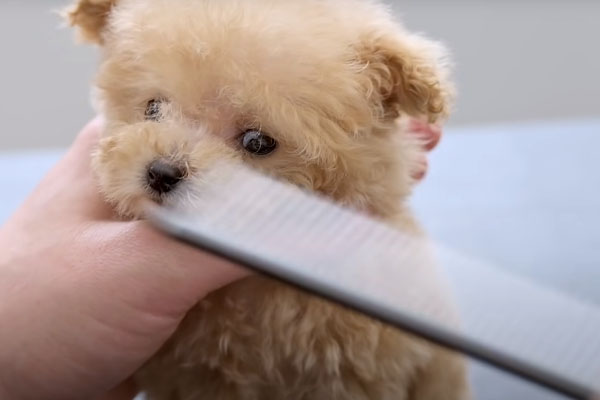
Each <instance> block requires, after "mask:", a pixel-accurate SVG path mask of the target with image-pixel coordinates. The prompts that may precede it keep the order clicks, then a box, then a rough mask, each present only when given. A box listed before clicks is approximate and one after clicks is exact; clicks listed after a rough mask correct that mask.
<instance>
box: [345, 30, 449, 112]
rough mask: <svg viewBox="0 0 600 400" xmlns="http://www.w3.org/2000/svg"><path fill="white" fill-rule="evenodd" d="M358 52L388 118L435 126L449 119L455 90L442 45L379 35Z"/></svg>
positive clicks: (372, 91)
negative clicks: (406, 117) (407, 118)
mask: <svg viewBox="0 0 600 400" xmlns="http://www.w3.org/2000/svg"><path fill="white" fill-rule="evenodd" d="M357 50H358V57H359V59H360V65H362V69H363V73H364V74H366V78H367V80H368V86H369V87H368V92H369V95H370V97H371V99H372V100H373V101H374V103H375V108H376V111H377V113H378V114H379V115H380V116H382V117H383V118H384V119H396V118H398V117H400V116H402V115H409V116H413V117H420V118H426V119H427V120H428V121H429V122H432V123H433V122H437V121H439V120H440V119H443V118H445V117H447V116H448V114H449V112H450V108H451V106H452V104H451V103H452V97H453V93H454V88H453V86H452V85H451V84H450V82H449V81H448V76H447V75H448V62H447V60H446V56H445V51H444V49H443V48H442V47H441V46H440V45H438V44H436V43H433V42H430V41H428V40H425V39H423V38H421V37H418V36H411V35H408V34H405V35H402V37H395V36H393V35H388V36H386V35H376V36H371V37H367V38H365V39H364V40H363V41H362V42H361V44H360V45H359V47H358V48H357Z"/></svg>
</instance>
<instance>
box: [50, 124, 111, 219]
mask: <svg viewBox="0 0 600 400" xmlns="http://www.w3.org/2000/svg"><path fill="white" fill-rule="evenodd" d="M103 127H104V120H103V118H102V117H96V118H95V119H94V120H92V121H91V122H90V123H88V124H87V125H86V126H85V127H84V128H83V129H82V130H81V132H80V133H79V134H78V135H77V137H76V138H75V141H74V142H73V144H72V145H71V148H70V149H69V151H68V152H67V154H66V155H65V157H64V158H63V159H62V160H61V161H60V162H59V164H58V165H57V166H56V168H55V170H54V171H53V173H54V174H55V175H57V176H60V178H58V179H61V180H62V182H63V183H64V185H65V186H66V188H65V189H64V190H65V191H66V192H67V193H68V196H69V199H70V202H71V204H72V205H73V207H74V209H73V214H77V215H79V216H80V217H83V218H93V219H108V218H110V217H111V216H112V215H113V211H112V209H111V207H110V206H109V205H108V204H106V202H105V201H104V200H103V198H102V196H101V194H100V191H99V188H98V185H97V182H96V180H95V177H94V172H93V170H92V154H93V152H94V151H95V149H96V146H97V145H98V141H99V140H100V135H101V132H102V129H103Z"/></svg>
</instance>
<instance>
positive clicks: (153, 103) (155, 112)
mask: <svg viewBox="0 0 600 400" xmlns="http://www.w3.org/2000/svg"><path fill="white" fill-rule="evenodd" d="M162 103H163V100H160V99H152V100H150V101H149V102H148V104H147V105H146V112H145V113H144V116H145V117H146V120H147V121H159V120H160V107H161V105H162Z"/></svg>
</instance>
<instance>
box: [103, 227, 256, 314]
mask: <svg viewBox="0 0 600 400" xmlns="http://www.w3.org/2000/svg"><path fill="white" fill-rule="evenodd" d="M109 230H110V231H111V232H110V233H109V240H110V242H111V244H109V246H111V247H110V254H111V257H116V259H115V260H114V261H111V262H106V263H105V266H106V267H107V268H112V269H114V270H113V271H111V273H110V274H111V275H113V279H114V281H115V282H123V283H127V282H129V283H131V282H134V284H135V285H136V287H135V291H137V293H140V295H141V294H142V293H146V294H145V295H143V296H142V297H144V298H147V296H151V297H152V298H154V299H155V300H156V303H159V304H160V307H161V308H163V307H166V309H162V310H161V311H165V312H168V313H174V314H181V315H182V314H185V313H186V312H187V311H189V309H190V308H192V307H193V306H194V305H195V304H196V303H197V302H198V301H199V300H201V299H202V298H204V297H205V296H207V295H208V294H209V293H211V292H213V291H215V290H217V289H219V288H221V287H223V286H225V285H227V284H230V283H232V282H234V281H236V280H239V279H242V278H244V277H247V276H248V275H250V274H251V272H250V271H248V270H246V269H244V268H242V267H240V266H237V265H235V264H233V263H232V262H229V261H226V260H224V259H221V258H219V257H217V256H214V255H212V254H210V253H207V252H204V251H201V250H197V249H195V248H193V247H191V246H188V245H185V244H183V243H180V242H178V241H176V240H173V239H171V238H169V237H166V236H165V235H163V234H162V233H160V232H158V231H157V230H155V229H154V228H153V227H151V226H150V225H149V224H148V223H147V222H145V221H134V222H112V223H110V225H109ZM107 253H108V252H107ZM111 266H112V267H111ZM153 303H155V302H154V301H153ZM157 311H158V310H157Z"/></svg>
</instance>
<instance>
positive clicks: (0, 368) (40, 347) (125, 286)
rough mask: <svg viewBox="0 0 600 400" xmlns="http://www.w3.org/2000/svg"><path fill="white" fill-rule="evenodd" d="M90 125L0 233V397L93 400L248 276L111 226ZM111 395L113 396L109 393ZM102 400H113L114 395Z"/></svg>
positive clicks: (126, 394) (137, 227)
mask: <svg viewBox="0 0 600 400" xmlns="http://www.w3.org/2000/svg"><path fill="white" fill-rule="evenodd" d="M99 130H100V122H99V121H95V122H93V123H92V124H90V125H88V126H87V127H86V128H85V129H84V130H83V132H82V133H81V134H80V135H79V137H78V138H77V140H76V141H75V143H74V144H73V146H72V148H71V149H70V151H69V152H68V153H67V154H66V156H65V157H64V158H63V159H62V160H61V161H60V162H59V163H58V165H56V167H55V168H54V169H53V170H52V171H51V172H50V173H49V174H48V175H47V176H46V178H45V179H44V180H43V182H42V183H41V184H40V185H39V187H38V188H37V189H36V190H35V192H34V193H33V194H32V195H31V196H30V198H29V199H28V200H27V201H26V202H25V203H24V204H23V206H22V207H21V209H20V210H19V211H17V213H16V214H15V215H14V216H13V217H12V219H11V220H10V221H9V222H7V223H6V224H5V225H4V226H2V227H1V228H0V248H1V249H2V252H1V254H0V326H1V327H2V328H1V329H0V398H2V399H5V398H6V399H42V398H43V399H61V400H62V399H83V398H98V397H101V396H103V395H104V394H106V393H107V392H108V391H109V390H110V389H111V388H114V387H117V386H118V387H119V389H118V391H119V392H120V393H121V394H122V395H123V397H119V398H131V397H132V395H133V391H129V390H127V387H125V386H122V385H119V384H120V383H121V382H124V381H126V380H127V378H128V377H130V376H131V375H132V374H133V373H134V372H135V371H136V370H137V369H138V368H139V367H140V366H142V364H143V363H144V362H145V361H146V360H147V359H148V358H150V357H151V356H152V355H153V354H154V353H155V352H156V351H157V350H158V349H159V348H160V347H161V345H162V344H163V343H164V342H165V341H166V340H167V339H168V338H169V337H170V336H171V334H172V333H173V332H174V330H175V329H176V327H177V325H178V324H179V322H180V321H181V319H182V318H183V317H184V315H185V314H186V312H187V311H188V310H189V309H190V308H191V307H193V306H194V305H195V304H196V303H197V302H198V301H199V300H200V299H201V298H203V297H204V296H206V295H207V294H208V293H209V292H211V291H213V290H215V289H217V288H219V287H221V286H223V285H226V284H228V283H230V282H232V281H234V280H236V279H239V278H241V277H243V276H245V275H246V274H247V272H245V271H243V270H241V269H239V268H237V267H235V266H233V265H231V264H229V263H228V262H225V261H223V260H220V259H217V258H215V257H212V256H210V255H208V254H205V253H202V252H199V251H196V250H193V249H192V248H189V247H187V246H185V245H182V244H179V243H177V242H174V241H172V240H170V239H168V238H165V237H163V236H162V235H160V234H158V233H156V232H155V231H154V230H153V229H152V228H150V227H149V226H148V225H147V224H146V223H144V222H141V221H131V222H123V221H114V220H111V216H112V212H111V209H110V207H109V206H107V205H106V204H104V202H103V201H102V199H101V197H100V196H99V194H98V191H97V188H96V185H95V183H94V181H93V176H92V172H91V170H90V166H89V161H90V152H91V151H92V149H93V147H94V145H95V144H96V143H97V140H98V133H99ZM113 393H116V392H113ZM112 398H116V395H115V396H113V397H112Z"/></svg>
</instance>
